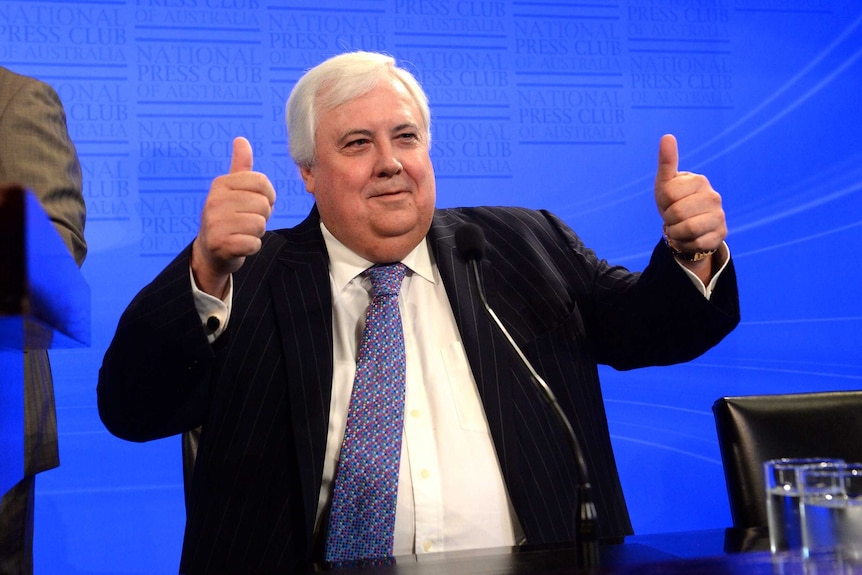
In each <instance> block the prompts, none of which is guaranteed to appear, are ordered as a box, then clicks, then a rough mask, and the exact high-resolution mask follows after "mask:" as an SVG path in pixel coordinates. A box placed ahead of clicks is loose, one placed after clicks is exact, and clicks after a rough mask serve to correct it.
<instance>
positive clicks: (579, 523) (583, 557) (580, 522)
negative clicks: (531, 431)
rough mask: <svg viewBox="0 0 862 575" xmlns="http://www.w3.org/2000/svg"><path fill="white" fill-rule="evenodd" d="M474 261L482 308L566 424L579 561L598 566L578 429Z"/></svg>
mask: <svg viewBox="0 0 862 575" xmlns="http://www.w3.org/2000/svg"><path fill="white" fill-rule="evenodd" d="M469 259H470V263H471V265H472V268H473V275H474V276H475V277H476V284H477V286H478V287H479V299H480V301H481V302H482V307H484V308H485V311H486V312H487V313H488V315H489V316H490V317H491V319H492V320H493V321H494V323H495V324H496V325H497V327H498V328H499V329H500V332H501V333H502V334H503V336H504V337H505V338H506V341H507V342H508V343H509V346H510V347H511V348H512V350H513V351H514V352H515V354H516V355H517V356H518V358H520V360H521V363H522V364H523V365H524V367H526V368H527V371H528V372H529V373H530V381H532V383H533V385H534V387H535V388H536V389H537V390H538V393H539V395H541V396H542V399H544V400H545V402H546V403H547V404H548V406H550V408H551V410H552V411H553V412H554V415H556V418H557V420H558V421H559V423H560V425H562V426H563V429H564V431H565V432H566V437H567V438H568V440H569V445H570V447H571V449H572V453H573V454H574V456H575V461H576V462H577V465H578V474H579V476H580V480H581V481H580V482H579V484H578V486H577V495H578V511H577V515H576V516H575V527H576V533H577V538H578V540H577V544H578V548H579V553H578V563H579V567H598V566H599V547H598V533H597V527H598V525H597V522H596V520H597V515H598V514H597V513H596V505H595V502H594V501H593V496H592V486H591V485H590V481H589V471H588V469H587V462H586V460H585V459H584V452H583V450H582V449H581V445H580V443H579V442H578V437H577V435H576V434H575V430H574V428H573V427H572V424H571V422H570V421H569V418H568V417H566V414H565V413H564V412H563V409H562V408H561V407H560V404H559V403H558V402H557V397H556V396H555V395H554V392H553V391H552V390H551V388H550V387H548V384H547V383H546V382H545V380H544V379H542V378H541V376H539V374H538V373H536V370H535V369H534V368H533V365H532V364H531V363H530V361H529V360H528V359H527V357H526V356H525V355H524V353H523V352H522V351H521V348H520V347H518V344H516V343H515V340H514V339H512V336H511V335H509V331H508V330H507V329H506V327H505V326H504V325H503V323H502V322H501V321H500V318H498V317H497V314H496V313H494V310H493V309H492V308H491V306H490V305H489V304H488V300H487V298H486V297H485V288H484V287H483V286H482V278H481V276H480V275H479V265H478V263H477V261H476V260H477V258H476V257H470V258H469Z"/></svg>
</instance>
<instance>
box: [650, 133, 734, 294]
mask: <svg viewBox="0 0 862 575" xmlns="http://www.w3.org/2000/svg"><path fill="white" fill-rule="evenodd" d="M655 202H656V206H657V207H658V211H659V214H661V217H662V220H663V221H664V232H665V236H666V237H667V241H668V244H669V245H670V246H671V247H672V248H674V249H676V250H678V251H681V252H686V253H694V252H708V251H711V250H716V249H718V248H720V247H721V245H722V243H723V242H724V239H725V237H727V224H726V222H725V219H724V210H723V209H722V207H721V196H720V195H719V193H718V192H716V191H715V190H714V189H712V185H710V183H709V180H707V179H706V177H705V176H702V175H700V174H693V173H691V172H680V171H679V151H678V149H677V142H676V138H674V137H673V136H671V135H670V134H666V135H664V136H662V138H661V142H660V143H659V154H658V170H657V172H656V177H655ZM683 263H684V264H685V265H686V266H687V267H689V268H690V269H693V268H700V269H705V270H707V271H708V270H709V269H710V267H711V265H708V264H710V263H711V258H708V257H707V258H704V259H703V260H701V261H700V262H683ZM698 275H701V274H698ZM707 277H708V276H707ZM701 279H703V278H701Z"/></svg>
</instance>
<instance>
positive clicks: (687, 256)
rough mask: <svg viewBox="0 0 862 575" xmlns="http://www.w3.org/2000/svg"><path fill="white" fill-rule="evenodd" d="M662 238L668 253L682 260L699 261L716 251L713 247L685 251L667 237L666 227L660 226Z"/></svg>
mask: <svg viewBox="0 0 862 575" xmlns="http://www.w3.org/2000/svg"><path fill="white" fill-rule="evenodd" d="M662 238H663V239H664V245H666V246H667V249H669V250H670V253H672V254H673V257H675V258H676V259H678V260H680V261H683V262H699V261H702V260H705V259H707V258H708V257H709V256H711V255H712V254H714V253H715V252H716V251H717V248H713V249H711V250H701V251H693V252H687V251H683V250H681V249H679V248H678V247H676V246H675V245H673V243H672V242H671V240H670V239H669V238H668V237H667V227H666V226H665V227H664V228H662Z"/></svg>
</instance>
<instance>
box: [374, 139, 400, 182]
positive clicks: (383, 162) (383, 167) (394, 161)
mask: <svg viewBox="0 0 862 575" xmlns="http://www.w3.org/2000/svg"><path fill="white" fill-rule="evenodd" d="M403 169H404V166H402V165H401V161H400V160H399V159H398V158H397V157H396V155H395V150H393V149H392V147H391V146H384V147H382V148H381V149H380V153H379V155H378V157H377V166H376V172H377V176H378V177H381V178H389V177H392V176H395V175H397V174H400V173H401V171H402V170H403Z"/></svg>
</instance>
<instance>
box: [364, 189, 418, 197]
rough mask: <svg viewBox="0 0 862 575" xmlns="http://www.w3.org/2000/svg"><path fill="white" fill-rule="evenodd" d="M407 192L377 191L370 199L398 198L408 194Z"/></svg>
mask: <svg viewBox="0 0 862 575" xmlns="http://www.w3.org/2000/svg"><path fill="white" fill-rule="evenodd" d="M409 193H410V192H409V191H407V190H388V191H378V192H374V193H373V194H371V196H370V197H371V198H398V197H402V196H405V195H407V194H409Z"/></svg>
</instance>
